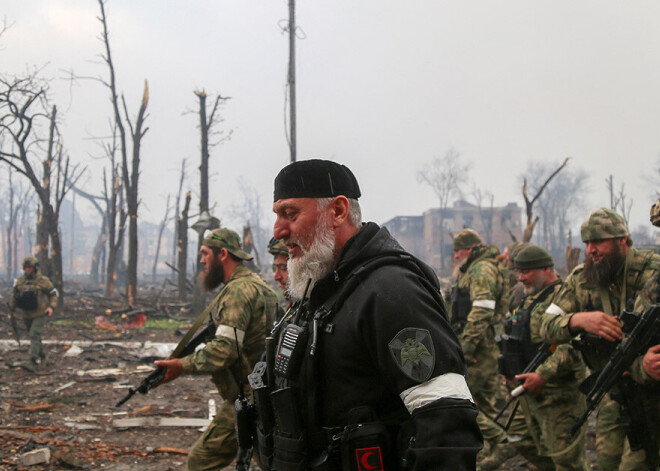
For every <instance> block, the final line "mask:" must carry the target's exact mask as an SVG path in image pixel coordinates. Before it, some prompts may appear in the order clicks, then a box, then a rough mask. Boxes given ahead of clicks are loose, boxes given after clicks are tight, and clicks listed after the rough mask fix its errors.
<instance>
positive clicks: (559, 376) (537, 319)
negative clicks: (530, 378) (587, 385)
mask: <svg viewBox="0 0 660 471" xmlns="http://www.w3.org/2000/svg"><path fill="white" fill-rule="evenodd" d="M561 286H562V284H561V283H557V284H556V285H555V286H554V288H553V291H552V292H551V293H550V294H549V295H548V296H547V297H546V298H545V299H544V300H543V301H540V302H539V303H538V304H536V305H535V306H534V309H533V310H532V312H531V313H530V329H529V330H530V338H531V341H532V342H533V343H538V342H542V341H543V339H542V338H541V317H542V315H543V313H544V312H545V310H546V308H547V307H548V306H549V305H550V304H551V303H552V302H553V299H554V298H555V296H557V293H558V292H559V290H560V289H561ZM542 292H543V290H540V291H539V292H538V293H535V294H533V295H531V296H528V297H526V298H524V299H523V302H522V304H521V306H520V308H521V309H525V308H527V307H528V306H531V305H532V304H533V303H534V301H535V300H536V298H538V297H539V296H540V295H541V293H542ZM535 372H536V373H538V374H539V375H540V376H541V377H543V379H545V380H546V381H547V383H546V385H545V386H544V389H543V391H544V394H545V393H552V392H553V391H562V390H564V389H565V388H567V387H569V388H572V389H577V386H578V383H579V382H580V381H582V380H583V379H584V378H585V377H586V374H587V368H586V366H585V365H584V363H583V361H582V357H581V356H580V353H579V352H577V351H576V350H575V349H574V348H573V347H572V346H571V345H569V344H563V345H556V349H555V351H554V352H553V353H552V354H551V355H550V356H549V357H548V358H547V359H546V360H545V361H544V362H543V363H542V364H541V365H540V366H539V367H538V368H536V370H535Z"/></svg>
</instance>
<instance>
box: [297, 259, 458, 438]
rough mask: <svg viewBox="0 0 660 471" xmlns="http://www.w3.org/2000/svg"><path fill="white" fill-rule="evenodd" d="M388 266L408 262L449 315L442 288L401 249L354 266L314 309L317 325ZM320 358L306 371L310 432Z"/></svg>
mask: <svg viewBox="0 0 660 471" xmlns="http://www.w3.org/2000/svg"><path fill="white" fill-rule="evenodd" d="M385 265H405V266H407V267H409V268H410V269H411V270H413V271H414V272H416V273H417V274H418V275H420V276H421V278H422V280H423V282H424V284H425V285H426V287H427V289H428V291H429V293H430V294H431V295H432V296H433V297H434V298H435V299H436V300H437V301H438V302H439V304H440V305H441V306H443V307H444V308H445V309H444V310H445V315H446V312H447V309H446V306H445V303H444V300H443V299H442V295H441V294H440V291H439V290H436V289H434V288H433V286H432V284H431V282H430V281H429V280H428V277H427V274H426V273H425V272H424V270H423V269H422V268H421V267H420V265H419V264H418V263H417V260H416V259H415V258H414V257H413V256H411V255H406V254H402V253H400V252H386V253H384V254H381V255H380V256H378V257H376V258H373V259H371V260H369V261H368V262H367V263H365V264H364V265H360V266H358V267H356V268H354V269H353V270H351V271H350V272H348V274H347V275H345V276H344V277H343V278H344V282H343V284H342V285H341V287H340V288H339V290H337V291H336V292H335V293H333V294H332V295H330V296H329V297H328V298H326V300H325V301H324V303H323V305H322V306H321V307H320V308H318V309H317V310H316V311H315V312H314V315H315V316H316V315H317V313H321V315H320V316H319V317H318V318H315V320H316V321H318V322H319V324H320V325H317V328H318V329H319V331H322V330H323V327H324V326H325V325H327V324H328V323H329V322H330V321H331V320H332V318H333V317H334V316H335V314H336V313H337V311H339V309H340V308H341V306H342V305H343V304H344V301H346V299H347V298H348V297H349V295H350V294H351V293H352V292H353V291H354V290H355V288H356V287H357V286H358V284H359V283H360V282H361V281H363V280H364V279H365V278H366V277H367V276H368V275H369V274H370V273H371V272H373V271H374V270H376V269H378V268H380V267H382V266H385ZM335 278H336V279H337V278H339V274H338V273H335ZM317 358H318V355H315V356H313V357H312V358H311V360H310V365H309V366H310V367H309V368H307V372H306V373H307V381H308V383H307V384H311V385H312V388H311V389H310V390H309V391H308V396H307V404H308V411H309V416H308V417H307V424H308V431H310V432H312V431H314V427H315V426H317V424H318V420H317V417H318V415H319V409H318V407H319V401H318V390H317V389H318V388H317V385H318V367H317V366H318V365H317V361H318V360H317ZM310 436H312V437H319V436H321V435H320V434H319V433H310Z"/></svg>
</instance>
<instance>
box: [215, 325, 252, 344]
mask: <svg viewBox="0 0 660 471" xmlns="http://www.w3.org/2000/svg"><path fill="white" fill-rule="evenodd" d="M235 330H236V337H238V343H239V345H243V339H244V338H245V331H243V330H241V329H235ZM215 336H216V337H218V336H220V337H226V338H228V339H230V340H232V341H234V340H235V337H234V327H229V326H228V325H223V324H220V325H219V326H218V328H217V329H216V331H215Z"/></svg>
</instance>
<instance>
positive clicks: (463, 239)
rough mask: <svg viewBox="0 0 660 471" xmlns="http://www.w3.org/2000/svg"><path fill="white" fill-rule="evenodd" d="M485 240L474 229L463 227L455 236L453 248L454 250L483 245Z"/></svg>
mask: <svg viewBox="0 0 660 471" xmlns="http://www.w3.org/2000/svg"><path fill="white" fill-rule="evenodd" d="M483 243H484V242H483V241H482V240H481V237H479V234H477V232H476V231H474V230H472V229H463V230H462V231H461V232H459V233H458V234H456V235H455V236H454V243H453V248H454V251H456V250H461V249H470V248H472V247H477V246H479V245H483Z"/></svg>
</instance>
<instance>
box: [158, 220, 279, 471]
mask: <svg viewBox="0 0 660 471" xmlns="http://www.w3.org/2000/svg"><path fill="white" fill-rule="evenodd" d="M199 253H200V256H201V263H202V264H203V265H204V267H205V271H204V274H203V276H204V287H205V288H206V289H207V290H208V291H211V290H213V289H215V288H216V287H218V286H219V285H220V284H222V283H224V286H223V288H222V289H221V290H220V292H219V293H218V295H217V296H216V297H215V299H214V300H213V301H212V304H213V306H214V307H213V309H212V310H211V316H210V317H211V319H210V322H213V324H214V325H215V326H216V334H215V338H213V339H212V340H211V341H209V342H208V343H207V344H206V345H205V346H204V348H203V349H201V350H198V351H196V352H195V353H193V354H191V355H189V356H186V357H184V358H181V359H172V360H164V361H157V362H156V365H158V366H164V367H166V368H167V373H166V375H165V379H164V380H163V382H162V383H161V384H164V383H167V382H169V381H172V380H173V379H175V378H177V377H178V376H180V375H181V374H182V373H191V374H209V375H211V381H212V382H213V384H215V386H216V388H217V389H218V392H219V393H220V395H221V396H222V398H223V402H222V405H221V406H220V408H219V410H218V412H217V414H216V415H215V417H214V418H213V422H212V423H211V424H210V425H209V427H208V428H207V429H206V431H205V432H204V434H203V435H202V436H201V437H200V438H199V440H197V442H195V444H194V445H193V447H192V449H191V450H190V454H189V455H188V462H187V464H186V469H187V470H189V471H201V470H218V469H221V468H223V467H225V466H227V465H229V464H230V463H231V462H232V460H233V459H234V458H235V456H236V452H237V440H236V433H235V430H234V415H233V414H234V400H235V399H236V398H237V397H238V392H239V384H243V385H246V384H247V375H248V373H250V372H251V371H252V368H253V367H254V365H255V363H256V362H257V361H258V360H259V358H260V356H261V354H262V353H263V352H264V348H265V339H266V334H267V332H268V330H269V329H270V326H271V325H272V322H273V320H274V319H275V316H276V312H277V309H278V301H277V295H276V293H275V291H273V289H272V288H270V287H269V286H268V285H267V284H266V283H265V282H264V281H263V280H262V279H261V278H260V277H259V275H257V274H256V273H254V272H252V271H250V270H248V269H247V268H246V267H245V266H244V265H243V261H249V260H251V259H252V256H250V255H248V254H247V253H245V252H244V251H243V250H241V244H240V239H239V237H238V234H236V233H235V232H234V231H232V230H229V229H225V228H220V229H214V230H213V231H207V233H206V234H205V237H204V240H203V242H202V246H201V248H200V250H199ZM236 338H238V343H239V345H238V347H239V349H240V358H239V356H238V351H237V350H238V349H237V345H236V340H235V339H236ZM244 387H245V386H244ZM247 391H248V388H246V392H247Z"/></svg>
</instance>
